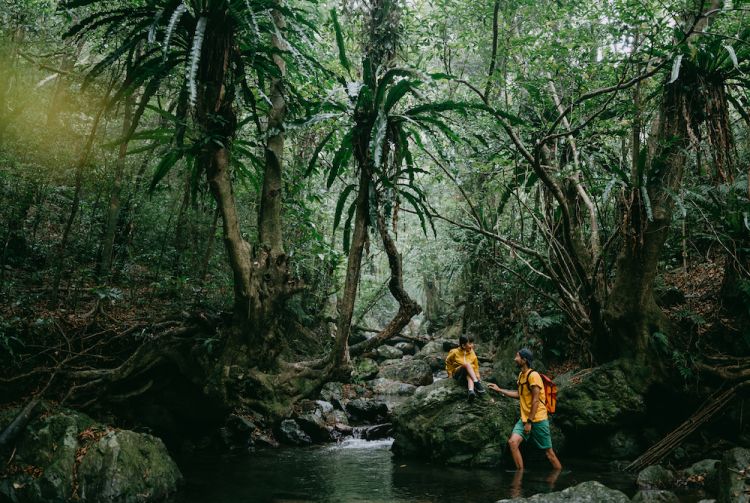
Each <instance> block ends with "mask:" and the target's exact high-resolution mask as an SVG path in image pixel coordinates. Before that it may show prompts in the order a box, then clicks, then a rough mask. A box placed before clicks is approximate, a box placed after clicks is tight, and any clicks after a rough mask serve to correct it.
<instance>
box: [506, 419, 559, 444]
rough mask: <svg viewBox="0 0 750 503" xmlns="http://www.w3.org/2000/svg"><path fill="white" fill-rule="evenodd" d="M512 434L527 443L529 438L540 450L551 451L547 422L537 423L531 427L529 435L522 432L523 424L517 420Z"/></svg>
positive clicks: (550, 437) (550, 438)
mask: <svg viewBox="0 0 750 503" xmlns="http://www.w3.org/2000/svg"><path fill="white" fill-rule="evenodd" d="M513 433H515V434H516V435H518V436H520V437H521V438H523V439H524V440H526V441H528V440H529V437H531V440H533V441H534V443H535V444H536V446H537V447H539V448H540V449H552V434H551V433H550V431H549V420H547V419H545V420H544V421H539V422H538V423H534V424H532V425H531V433H526V432H525V431H523V423H522V422H521V420H520V419H519V420H518V422H517V423H516V425H515V426H514V427H513Z"/></svg>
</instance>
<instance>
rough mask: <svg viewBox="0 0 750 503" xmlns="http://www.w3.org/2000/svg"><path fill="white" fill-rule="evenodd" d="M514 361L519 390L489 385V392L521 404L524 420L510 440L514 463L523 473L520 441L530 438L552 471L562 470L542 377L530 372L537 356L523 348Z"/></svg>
mask: <svg viewBox="0 0 750 503" xmlns="http://www.w3.org/2000/svg"><path fill="white" fill-rule="evenodd" d="M514 360H515V362H516V365H518V366H519V368H520V369H521V371H520V372H519V374H518V381H517V385H518V390H517V391H512V390H507V389H502V388H500V387H499V386H498V385H497V384H494V383H490V384H488V387H489V388H490V389H492V390H494V391H497V392H498V393H500V394H502V395H505V396H507V397H510V398H517V399H518V400H519V402H520V405H521V419H519V420H518V422H517V423H516V425H515V426H514V427H513V432H512V433H511V435H510V438H509V439H508V445H509V446H510V453H511V455H512V456H513V462H514V463H515V464H516V469H518V470H523V458H522V457H521V451H520V449H519V446H520V445H521V442H523V441H524V440H528V439H529V437H531V439H532V440H533V441H534V443H535V444H536V446H537V447H539V448H540V449H544V451H545V454H546V455H547V459H549V462H550V463H552V468H554V469H555V470H560V469H562V465H561V464H560V460H559V459H557V455H556V454H555V451H554V450H553V449H552V435H551V433H550V429H549V420H548V418H547V407H546V406H545V405H544V401H545V396H544V385H543V382H542V377H541V376H540V375H539V372H536V371H535V370H532V369H531V362H532V361H533V360H534V355H533V354H532V352H531V351H530V350H528V349H526V348H524V349H522V350H520V351H519V352H518V353H516V356H515V358H514Z"/></svg>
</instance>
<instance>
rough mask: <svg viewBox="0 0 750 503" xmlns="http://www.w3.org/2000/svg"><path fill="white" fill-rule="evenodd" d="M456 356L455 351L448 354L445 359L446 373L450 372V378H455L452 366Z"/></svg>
mask: <svg viewBox="0 0 750 503" xmlns="http://www.w3.org/2000/svg"><path fill="white" fill-rule="evenodd" d="M455 357H456V354H455V353H454V352H453V351H450V352H449V353H448V356H447V357H446V358H445V371H446V372H448V377H453V372H451V368H453V367H454V366H453V365H451V363H453V360H454V359H455Z"/></svg>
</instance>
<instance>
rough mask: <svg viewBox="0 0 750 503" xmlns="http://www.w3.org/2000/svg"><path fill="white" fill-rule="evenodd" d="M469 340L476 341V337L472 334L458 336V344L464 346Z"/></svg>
mask: <svg viewBox="0 0 750 503" xmlns="http://www.w3.org/2000/svg"><path fill="white" fill-rule="evenodd" d="M469 342H474V337H472V336H470V335H460V336H459V337H458V345H459V346H463V345H464V344H468V343H469Z"/></svg>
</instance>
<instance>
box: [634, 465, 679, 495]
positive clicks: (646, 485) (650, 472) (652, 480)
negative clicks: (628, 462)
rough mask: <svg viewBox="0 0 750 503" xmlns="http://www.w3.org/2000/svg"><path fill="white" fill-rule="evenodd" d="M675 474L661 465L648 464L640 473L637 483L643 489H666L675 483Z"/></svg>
mask: <svg viewBox="0 0 750 503" xmlns="http://www.w3.org/2000/svg"><path fill="white" fill-rule="evenodd" d="M675 480H676V479H675V475H674V472H672V470H668V469H667V468H664V467H663V466H661V465H653V466H647V467H646V468H644V469H643V470H641V472H640V473H639V474H638V478H637V479H636V484H638V487H639V488H641V489H666V488H668V487H672V486H674V484H675Z"/></svg>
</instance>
